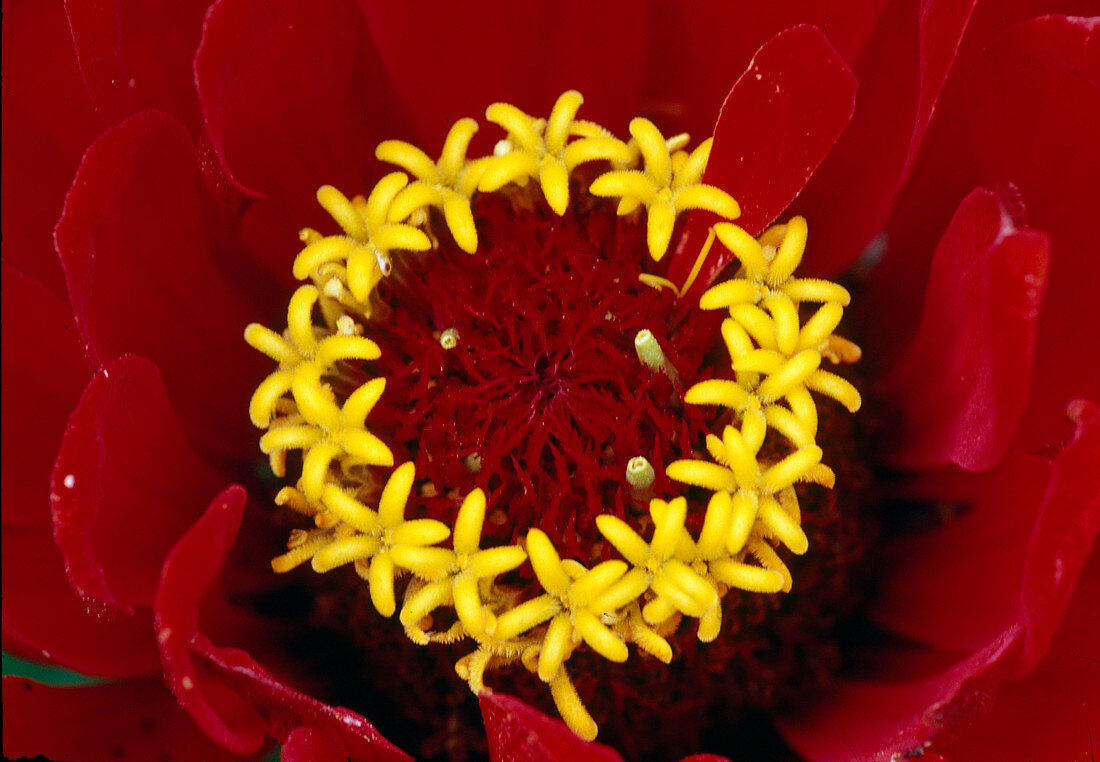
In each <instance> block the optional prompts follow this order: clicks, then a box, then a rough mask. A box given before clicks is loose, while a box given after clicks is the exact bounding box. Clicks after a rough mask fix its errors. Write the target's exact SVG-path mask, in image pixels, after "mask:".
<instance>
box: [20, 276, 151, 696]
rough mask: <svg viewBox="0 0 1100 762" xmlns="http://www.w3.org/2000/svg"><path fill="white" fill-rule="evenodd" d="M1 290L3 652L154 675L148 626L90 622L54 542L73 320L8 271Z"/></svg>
mask: <svg viewBox="0 0 1100 762" xmlns="http://www.w3.org/2000/svg"><path fill="white" fill-rule="evenodd" d="M3 291H4V295H3V304H4V308H3V309H4V315H3V320H2V324H3V334H4V335H3V376H4V385H3V390H4V402H3V408H4V415H3V432H4V433H3V453H4V479H3V497H2V501H0V502H2V503H3V506H4V512H3V515H4V521H3V523H4V531H3V552H2V553H0V557H2V558H3V577H2V581H3V599H4V625H3V628H4V649H5V650H7V651H15V652H17V653H19V654H22V655H24V656H27V657H28V658H32V659H38V660H40V659H45V660H47V661H53V662H55V663H57V664H62V665H64V666H66V667H69V668H71V669H75V670H78V671H80V672H83V673H85V674H94V675H110V676H118V675H147V674H156V673H158V672H159V671H160V668H159V659H158V658H157V655H156V649H155V648H154V647H153V639H152V632H153V630H152V621H151V619H150V618H149V617H147V616H146V617H142V616H137V617H134V618H131V619H126V620H123V621H119V622H111V623H107V622H100V621H98V620H95V619H93V618H91V617H89V616H87V611H86V606H85V605H84V604H83V603H81V602H80V601H79V600H78V599H77V597H76V595H75V594H74V593H73V589H72V588H71V587H70V586H69V581H68V579H67V578H66V576H65V572H64V565H63V563H62V559H61V554H60V553H59V552H58V549H57V546H56V545H54V541H53V527H52V523H51V521H50V511H49V492H50V490H49V482H50V466H51V464H52V463H53V459H54V457H55V456H56V454H57V449H58V447H59V446H60V444H61V438H62V434H63V432H64V430H65V423H66V421H67V420H68V416H69V411H70V410H71V409H72V408H73V406H74V405H75V404H76V402H77V400H78V399H79V397H80V391H81V388H82V387H83V384H84V381H85V379H86V378H87V377H88V375H89V370H88V364H87V361H86V360H85V359H84V357H83V354H82V353H81V351H80V348H79V346H78V342H77V337H76V327H75V325H74V324H73V318H72V314H71V313H70V312H69V310H68V308H67V306H66V305H64V304H62V303H61V302H60V301H59V300H58V299H57V298H56V297H55V296H54V295H53V294H52V293H50V292H49V291H47V290H46V289H45V288H44V287H43V286H41V285H39V284H38V283H36V282H34V281H32V280H30V279H28V278H26V277H24V276H23V275H21V274H20V273H19V272H18V271H16V270H14V269H13V268H11V267H9V266H8V265H4V277H3Z"/></svg>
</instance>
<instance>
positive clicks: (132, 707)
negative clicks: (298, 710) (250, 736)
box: [4, 677, 241, 762]
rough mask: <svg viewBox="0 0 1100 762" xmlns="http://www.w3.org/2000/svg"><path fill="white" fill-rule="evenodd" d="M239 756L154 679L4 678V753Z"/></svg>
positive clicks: (188, 757)
mask: <svg viewBox="0 0 1100 762" xmlns="http://www.w3.org/2000/svg"><path fill="white" fill-rule="evenodd" d="M39 754H44V755H45V756H46V757H48V758H50V759H172V760H181V761H182V760H202V762H207V760H209V762H214V761H215V760H240V759H241V758H240V757H238V756H236V755H231V754H229V753H227V752H226V751H225V750H224V749H222V748H220V747H218V746H217V745H216V744H214V743H213V742H212V741H211V740H210V739H208V738H206V736H204V735H203V734H202V733H200V732H199V730H198V728H196V727H195V723H194V722H192V721H191V718H190V717H188V716H187V714H186V713H184V712H182V711H180V708H179V707H178V706H177V705H176V702H175V701H174V700H173V699H172V694H170V693H169V692H168V691H166V690H165V689H164V684H163V683H162V682H161V681H159V680H143V681H128V682H122V683H111V684H107V685H92V686H82V687H66V688H58V687H52V686H48V685H42V684H40V683H35V682H32V681H30V680H27V679H26V678H22V677H5V678H4V755H5V756H6V757H12V758H15V757H22V756H36V755H39Z"/></svg>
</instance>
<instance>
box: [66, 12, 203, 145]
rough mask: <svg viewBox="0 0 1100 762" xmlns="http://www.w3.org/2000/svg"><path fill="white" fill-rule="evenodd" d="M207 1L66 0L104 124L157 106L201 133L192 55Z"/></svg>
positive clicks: (83, 69) (84, 70)
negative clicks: (132, 1)
mask: <svg viewBox="0 0 1100 762" xmlns="http://www.w3.org/2000/svg"><path fill="white" fill-rule="evenodd" d="M207 5H209V2H208V0H177V1H176V2H171V3H156V4H147V5H142V4H134V3H126V2H120V1H119V0H108V1H107V2H104V0H96V2H91V0H66V3H65V8H66V10H67V11H68V15H69V25H70V27H71V28H72V35H73V40H74V41H75V43H76V53H77V61H78V62H79V64H80V71H81V73H82V74H83V75H84V81H85V82H86V83H87V85H88V92H89V93H90V94H91V96H92V99H93V100H94V101H95V104H96V108H97V110H98V111H99V113H100V114H101V115H102V117H103V119H104V121H106V122H107V124H111V125H113V124H117V123H119V122H121V121H122V120H123V119H125V118H126V117H128V116H130V115H131V114H135V113H137V112H138V111H141V110H142V109H145V108H157V109H161V110H162V111H167V112H168V113H170V114H172V115H174V116H176V117H177V118H178V119H179V120H180V121H181V122H183V123H184V124H186V125H187V127H188V128H189V129H191V131H192V132H195V133H197V132H198V130H199V129H200V128H201V125H202V119H201V117H200V115H199V103H198V98H197V97H196V95H195V81H194V77H193V75H192V72H191V59H192V58H193V57H194V54H195V48H197V47H198V44H199V34H200V32H201V30H202V20H203V15H204V14H205V12H206V7H207Z"/></svg>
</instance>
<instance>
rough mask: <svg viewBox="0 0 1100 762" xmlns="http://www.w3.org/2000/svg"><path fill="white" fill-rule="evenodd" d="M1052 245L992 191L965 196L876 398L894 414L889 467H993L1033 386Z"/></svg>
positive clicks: (1009, 440)
mask: <svg viewBox="0 0 1100 762" xmlns="http://www.w3.org/2000/svg"><path fill="white" fill-rule="evenodd" d="M1049 259H1050V240H1049V238H1048V236H1047V235H1046V234H1045V233H1041V232H1038V231H1030V230H1020V229H1018V228H1017V227H1016V225H1015V223H1014V222H1013V220H1012V217H1011V213H1010V210H1009V209H1007V208H1006V207H1005V204H1004V202H1003V201H1002V200H1001V199H999V198H998V197H997V195H996V194H994V193H992V192H990V191H987V190H982V189H979V190H976V191H974V192H973V193H971V194H970V195H969V196H967V197H966V198H965V199H964V200H963V202H962V204H960V206H959V210H958V211H957V212H956V213H955V217H954V219H952V221H951V225H950V226H948V228H947V232H946V233H944V237H943V238H942V239H941V240H940V244H939V246H938V247H937V249H936V253H935V255H934V257H933V259H932V273H931V278H930V280H929V283H928V287H927V289H926V290H925V296H924V310H923V315H922V317H921V323H920V326H919V328H918V330H917V334H916V336H915V337H914V339H913V341H912V342H911V343H910V344H909V347H908V348H907V349H906V352H905V355H904V357H903V358H902V359H901V361H900V362H899V363H898V365H897V366H896V367H895V368H894V369H893V370H892V371H891V372H890V373H889V374H888V375H887V376H886V377H885V378H884V379H883V380H882V381H881V382H880V384H879V387H878V392H879V394H880V395H882V396H883V397H884V399H885V400H886V401H887V403H888V404H891V405H892V406H893V408H894V409H895V410H896V411H898V418H899V419H898V420H897V421H895V422H893V425H892V426H891V427H890V435H889V436H890V440H891V442H890V445H891V447H892V451H891V452H890V454H889V456H888V458H889V460H890V462H892V463H894V464H895V465H898V466H901V467H904V468H930V467H935V466H940V465H943V464H944V463H955V464H957V465H960V466H962V467H963V468H966V469H969V470H971V471H980V470H985V469H987V468H990V467H991V466H993V465H995V464H996V463H998V462H999V461H1000V460H1001V458H1002V457H1003V456H1004V454H1005V451H1006V450H1007V449H1008V446H1009V443H1010V442H1011V441H1012V437H1013V436H1014V434H1015V433H1016V425H1017V424H1018V423H1019V421H1020V416H1021V415H1023V412H1024V405H1025V404H1026V403H1027V397H1028V392H1029V391H1030V388H1031V368H1032V362H1033V359H1034V355H1035V334H1036V326H1037V323H1038V320H1039V307H1040V303H1041V300H1042V294H1043V288H1044V286H1045V284H1046V276H1047V270H1048V267H1049Z"/></svg>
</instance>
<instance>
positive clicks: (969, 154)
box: [866, 4, 1100, 449]
mask: <svg viewBox="0 0 1100 762" xmlns="http://www.w3.org/2000/svg"><path fill="white" fill-rule="evenodd" d="M994 5H995V8H994V7H993V6H986V7H987V8H989V9H990V10H989V11H988V15H989V16H992V17H994V18H995V20H996V21H997V22H998V23H1003V20H1002V16H1003V15H1005V13H1009V11H1010V10H1012V12H1015V9H1008V8H1006V9H1002V7H1001V4H994ZM1086 5H1087V4H1086ZM1093 7H1094V5H1093ZM979 15H980V14H979ZM1009 17H1010V18H1011V17H1012V16H1011V14H1010V15H1009ZM1017 17H1018V16H1017ZM979 21H981V19H979V18H975V24H977V23H978V22H979ZM986 21H987V22H988V19H987V20H986ZM1097 24H1098V22H1097V21H1095V20H1091V21H1090V20H1088V19H1082V18H1067V17H1060V16H1049V17H1043V18H1038V19H1034V20H1032V21H1029V22H1027V23H1024V24H1021V25H1019V26H1017V27H1014V28H1012V29H1010V30H1008V31H1007V32H1004V33H1002V34H1001V35H1000V37H999V38H998V39H997V41H996V42H995V43H994V44H993V45H991V46H988V47H986V46H985V45H984V42H983V44H982V45H980V46H977V47H976V49H974V50H972V51H971V52H970V54H969V61H968V65H966V66H965V67H964V64H963V63H962V62H960V65H959V66H960V70H959V72H958V75H959V76H958V78H957V79H956V82H957V83H958V85H957V86H956V87H955V88H954V90H953V91H952V90H951V88H950V87H949V91H948V94H947V95H945V100H944V102H943V103H942V104H941V108H940V114H941V118H940V119H938V120H937V122H936V126H935V127H934V128H933V130H932V132H931V133H930V135H929V145H928V148H927V149H926V151H925V152H924V154H923V155H922V157H921V161H920V168H919V169H918V171H917V173H916V174H915V175H914V178H913V181H912V182H911V183H910V185H909V186H908V188H907V189H906V192H905V194H904V197H903V199H902V200H901V202H900V203H899V208H898V211H897V213H896V214H895V217H894V220H893V221H892V225H891V230H890V245H889V247H888V248H887V253H886V257H885V258H884V260H883V262H882V266H881V267H880V268H879V270H878V272H876V274H875V276H874V280H873V282H872V286H873V288H870V289H868V293H867V297H868V298H867V300H866V301H867V302H868V304H869V308H870V309H871V310H876V309H880V308H882V307H883V306H884V305H888V306H890V307H891V308H892V311H893V313H894V314H895V315H896V316H897V319H896V320H895V321H894V322H895V325H894V326H893V330H892V331H891V332H890V334H889V335H888V336H887V335H885V333H884V332H880V335H879V336H878V337H877V340H875V341H872V342H870V344H871V346H870V347H869V349H870V352H869V354H871V355H877V356H880V357H883V356H886V355H888V354H890V353H891V351H892V350H894V349H895V348H896V347H897V346H904V341H902V340H903V339H904V338H905V337H906V336H907V335H908V334H909V332H910V331H911V330H913V327H914V323H915V319H916V315H917V314H918V313H917V312H916V311H914V310H913V309H912V307H913V305H914V290H913V288H912V285H913V284H914V283H921V282H923V281H924V279H925V277H926V275H927V271H928V267H929V261H930V256H931V252H932V250H933V242H934V236H935V235H937V234H938V232H939V231H940V230H942V229H943V228H944V226H945V225H946V221H947V220H948V219H949V218H950V216H951V213H952V212H953V209H954V203H955V200H956V199H958V198H961V197H962V195H963V194H965V193H966V192H967V191H968V190H969V189H970V188H973V187H975V186H977V185H983V186H985V187H991V188H1009V190H1010V192H1012V193H1016V192H1018V195H1019V198H1020V201H1021V202H1022V207H1024V208H1026V210H1027V212H1026V219H1027V223H1028V224H1029V225H1030V226H1031V227H1032V228H1034V229H1036V230H1043V231H1045V232H1046V233H1048V234H1049V235H1050V237H1051V250H1052V258H1051V265H1050V275H1049V277H1048V280H1047V289H1046V295H1045V298H1044V303H1045V305H1046V307H1045V308H1044V310H1043V313H1042V315H1041V316H1040V320H1039V333H1038V342H1037V351H1036V358H1035V376H1034V381H1033V385H1032V389H1033V391H1032V395H1031V399H1030V401H1029V403H1028V410H1027V412H1026V413H1025V415H1024V417H1023V419H1022V421H1021V425H1020V430H1019V437H1020V439H1019V443H1020V446H1021V447H1023V448H1026V449H1038V448H1041V447H1043V446H1046V445H1049V444H1051V443H1055V442H1057V440H1058V437H1059V436H1060V434H1059V432H1058V431H1057V425H1056V422H1057V421H1058V419H1059V417H1060V412H1061V410H1062V409H1064V407H1065V405H1066V402H1067V401H1068V400H1070V399H1072V398H1074V397H1079V396H1086V397H1088V396H1093V397H1094V396H1095V395H1096V390H1097V389H1100V354H1098V353H1096V352H1089V351H1083V349H1082V348H1083V347H1090V346H1092V345H1093V344H1094V343H1095V336H1094V332H1093V330H1092V328H1091V321H1090V319H1089V316H1090V315H1091V314H1092V313H1093V311H1094V310H1095V305H1094V304H1093V301H1094V300H1093V298H1092V292H1091V290H1090V289H1087V288H1082V287H1081V284H1083V283H1095V282H1097V281H1100V258H1097V257H1095V256H1090V255H1089V252H1094V251H1098V250H1100V229H1098V228H1097V226H1096V225H1095V224H1094V223H1093V221H1092V216H1093V213H1094V211H1095V202H1094V200H1093V199H1094V197H1095V174H1096V172H1095V169H1094V168H1095V167H1098V166H1100V142H1098V141H1097V140H1096V129H1095V125H1096V124H1097V123H1098V121H1100V61H1098V58H1100V55H1098V54H1097V52H1096V50H1097V47H1096V46H1097V45H1098V43H1097V42H1096V39H1097V37H1098V35H1097V31H1096V29H1097ZM986 25H988V24H986ZM985 39H987V38H985ZM1090 51H1091V52H1090ZM948 96H950V97H948ZM1052 167H1054V168H1057V170H1056V171H1052V170H1051V168H1052ZM930 239H933V240H932V241H930ZM872 338H875V337H872Z"/></svg>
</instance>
